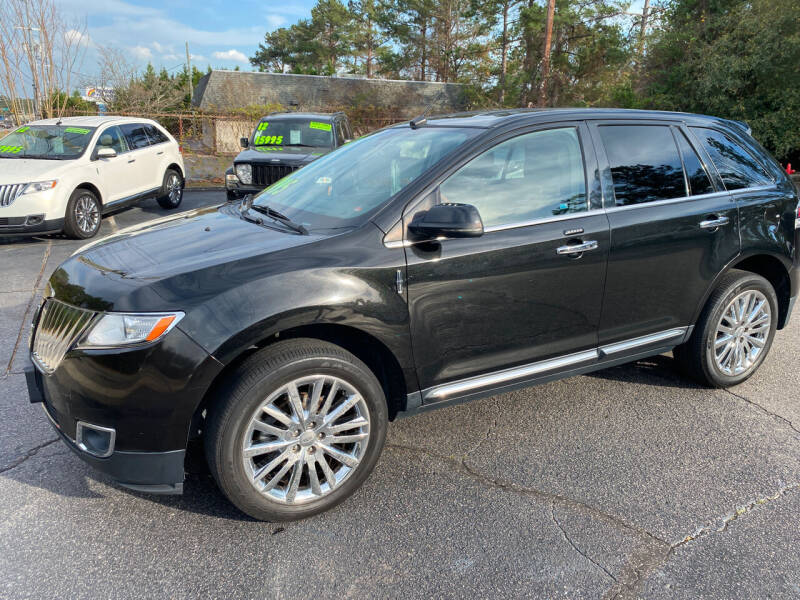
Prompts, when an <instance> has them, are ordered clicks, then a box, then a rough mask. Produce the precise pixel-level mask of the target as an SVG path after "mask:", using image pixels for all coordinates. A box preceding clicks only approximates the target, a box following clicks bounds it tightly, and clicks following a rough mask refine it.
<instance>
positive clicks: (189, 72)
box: [186, 42, 194, 105]
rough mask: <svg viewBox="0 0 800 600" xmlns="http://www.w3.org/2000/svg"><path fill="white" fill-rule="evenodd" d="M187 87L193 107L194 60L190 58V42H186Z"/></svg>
mask: <svg viewBox="0 0 800 600" xmlns="http://www.w3.org/2000/svg"><path fill="white" fill-rule="evenodd" d="M186 87H187V88H188V90H187V91H188V92H189V104H190V105H191V103H192V93H193V92H194V86H193V85H192V60H191V57H190V56H189V42H186Z"/></svg>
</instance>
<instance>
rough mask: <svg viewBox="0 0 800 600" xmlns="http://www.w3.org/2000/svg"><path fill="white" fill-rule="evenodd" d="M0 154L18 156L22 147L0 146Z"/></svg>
mask: <svg viewBox="0 0 800 600" xmlns="http://www.w3.org/2000/svg"><path fill="white" fill-rule="evenodd" d="M0 152H2V153H3V154H18V153H20V152H22V146H0Z"/></svg>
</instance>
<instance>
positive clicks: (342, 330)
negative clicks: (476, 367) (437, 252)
mask: <svg viewBox="0 0 800 600" xmlns="http://www.w3.org/2000/svg"><path fill="white" fill-rule="evenodd" d="M295 338H311V339H316V340H322V341H326V342H330V343H332V344H336V345H337V346H340V347H341V348H344V349H345V350H347V351H348V352H351V353H352V354H354V355H355V356H356V357H357V358H358V359H360V360H361V361H362V362H364V364H366V365H367V367H368V368H369V369H370V370H371V371H372V373H373V374H374V375H375V377H376V378H377V379H378V381H379V382H380V384H381V387H382V388H383V392H384V395H385V396H386V403H387V408H388V412H389V420H393V419H394V418H395V417H396V416H397V414H398V413H400V412H402V411H403V410H405V406H406V400H407V385H406V379H405V376H404V372H403V369H402V367H401V366H400V362H399V361H398V359H397V357H396V356H395V355H394V353H393V352H392V351H391V350H390V349H389V348H388V347H387V346H386V345H385V344H384V343H383V342H382V341H381V340H379V339H378V338H377V337H375V336H374V335H372V334H370V333H367V332H366V331H364V330H362V329H358V328H357V327H353V326H351V325H340V324H332V323H315V324H309V325H299V326H296V327H291V328H288V329H283V330H281V331H278V332H274V333H271V334H270V335H269V336H268V337H266V338H264V339H262V340H260V341H258V342H257V343H255V344H253V345H251V346H249V347H247V348H244V349H242V350H241V351H240V352H239V353H238V355H236V356H235V357H234V358H233V360H231V361H229V362H228V363H227V364H226V365H225V367H224V368H223V369H222V370H221V371H220V372H219V373H218V374H217V375H216V377H215V378H214V379H213V381H212V382H211V384H210V386H209V387H208V389H207V390H206V393H205V394H204V395H203V398H202V399H201V401H200V403H199V404H198V406H197V407H196V408H195V411H194V414H193V416H192V420H191V424H190V430H189V439H190V440H191V439H192V438H193V437H198V436H199V433H200V431H201V430H202V428H203V419H204V412H205V411H206V409H207V408H208V406H209V404H210V403H211V402H212V401H213V399H214V397H215V394H216V391H217V389H218V388H219V386H220V385H221V384H222V383H223V382H224V381H225V380H226V379H227V378H228V377H229V376H230V374H231V373H232V372H233V371H235V370H236V368H237V367H238V366H239V365H240V364H241V363H242V362H243V361H244V360H246V359H247V358H248V357H249V356H250V355H251V354H253V353H255V352H257V351H258V350H261V349H262V348H266V347H267V346H270V345H272V344H275V343H277V342H279V341H283V340H287V339H295Z"/></svg>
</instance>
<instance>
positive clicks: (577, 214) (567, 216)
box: [483, 208, 604, 233]
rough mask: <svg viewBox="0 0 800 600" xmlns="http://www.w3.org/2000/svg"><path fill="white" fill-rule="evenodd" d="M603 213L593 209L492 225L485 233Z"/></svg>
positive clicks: (486, 228)
mask: <svg viewBox="0 0 800 600" xmlns="http://www.w3.org/2000/svg"><path fill="white" fill-rule="evenodd" d="M603 212H604V211H603V209H602V208H593V209H591V210H584V211H581V212H574V213H569V214H565V215H558V216H557V217H542V218H541V219H531V220H530V221H517V222H514V223H508V224H506V225H492V226H490V227H484V229H483V231H484V233H492V232H493V231H503V230H505V229H517V228H519V227H530V226H531V225H541V224H544V223H555V222H558V221H569V220H571V219H579V218H581V217H587V216H591V215H596V214H601V213H603Z"/></svg>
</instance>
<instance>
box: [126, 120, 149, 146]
mask: <svg viewBox="0 0 800 600" xmlns="http://www.w3.org/2000/svg"><path fill="white" fill-rule="evenodd" d="M145 128H146V125H144V124H143V123H128V124H126V125H122V126H121V129H122V133H124V134H125V137H126V138H128V146H130V148H131V150H138V149H139V148H146V147H147V146H149V145H150V141H149V140H148V139H147V130H146V129H145Z"/></svg>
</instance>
